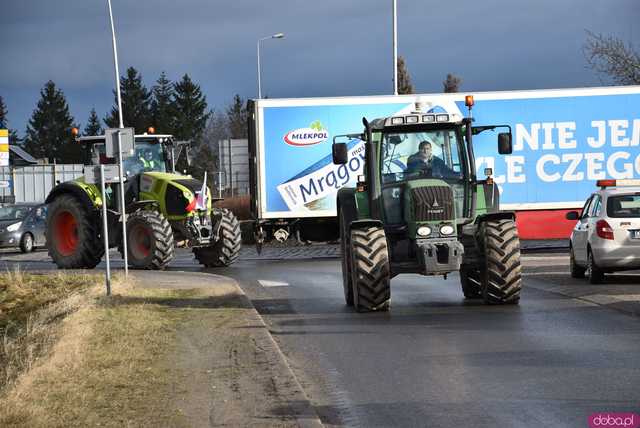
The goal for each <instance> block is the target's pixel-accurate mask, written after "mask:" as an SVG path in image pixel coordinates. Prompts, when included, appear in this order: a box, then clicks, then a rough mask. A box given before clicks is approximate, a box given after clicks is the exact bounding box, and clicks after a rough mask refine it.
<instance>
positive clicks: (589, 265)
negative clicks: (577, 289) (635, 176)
mask: <svg viewBox="0 0 640 428" xmlns="http://www.w3.org/2000/svg"><path fill="white" fill-rule="evenodd" d="M597 185H598V186H599V187H600V190H598V191H596V192H594V193H593V194H592V195H591V196H589V198H588V199H587V202H586V203H585V204H584V207H583V208H582V213H580V214H578V212H577V211H570V212H568V213H567V215H566V218H567V219H568V220H578V223H577V224H576V226H575V227H574V228H573V232H572V233H571V241H570V245H571V248H570V251H571V257H570V264H571V276H572V277H574V278H583V277H584V276H585V274H586V275H587V276H588V278H589V282H591V283H592V284H598V283H601V282H602V281H603V280H604V274H605V273H609V272H615V271H622V270H631V269H640V180H598V182H597Z"/></svg>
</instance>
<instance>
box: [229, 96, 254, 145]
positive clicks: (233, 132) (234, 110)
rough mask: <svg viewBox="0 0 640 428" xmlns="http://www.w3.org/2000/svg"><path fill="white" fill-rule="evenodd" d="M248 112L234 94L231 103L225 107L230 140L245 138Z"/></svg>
mask: <svg viewBox="0 0 640 428" xmlns="http://www.w3.org/2000/svg"><path fill="white" fill-rule="evenodd" d="M248 118H249V116H248V110H247V107H246V105H245V101H244V100H243V99H242V98H240V95H238V94H236V95H235V96H234V97H233V102H232V103H231V105H230V106H229V107H227V122H228V126H229V137H230V138H247V134H248V129H247V127H248Z"/></svg>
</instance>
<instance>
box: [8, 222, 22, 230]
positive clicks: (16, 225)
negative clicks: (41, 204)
mask: <svg viewBox="0 0 640 428" xmlns="http://www.w3.org/2000/svg"><path fill="white" fill-rule="evenodd" d="M20 226H22V222H21V221H19V222H17V223H13V224H12V225H11V226H8V227H7V232H15V231H16V230H18V229H20Z"/></svg>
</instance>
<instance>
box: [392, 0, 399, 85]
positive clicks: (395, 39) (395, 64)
mask: <svg viewBox="0 0 640 428" xmlns="http://www.w3.org/2000/svg"><path fill="white" fill-rule="evenodd" d="M392 3H393V6H392V15H393V18H392V19H393V23H392V27H393V95H398V25H397V24H398V10H397V7H396V0H392Z"/></svg>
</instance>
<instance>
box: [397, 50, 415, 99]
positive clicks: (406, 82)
mask: <svg viewBox="0 0 640 428" xmlns="http://www.w3.org/2000/svg"><path fill="white" fill-rule="evenodd" d="M398 94H400V95H402V94H413V85H412V84H411V76H409V70H407V66H406V64H405V62H404V58H403V57H401V56H399V57H398Z"/></svg>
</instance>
